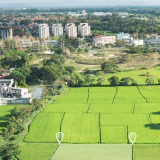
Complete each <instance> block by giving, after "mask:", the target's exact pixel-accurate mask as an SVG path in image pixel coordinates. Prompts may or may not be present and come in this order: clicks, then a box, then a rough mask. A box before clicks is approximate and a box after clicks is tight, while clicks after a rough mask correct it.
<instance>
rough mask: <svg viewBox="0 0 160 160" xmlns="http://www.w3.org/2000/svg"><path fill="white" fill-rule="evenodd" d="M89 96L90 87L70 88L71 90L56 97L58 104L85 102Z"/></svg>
mask: <svg viewBox="0 0 160 160" xmlns="http://www.w3.org/2000/svg"><path fill="white" fill-rule="evenodd" d="M87 98H88V88H87V87H86V88H84V87H82V88H70V90H69V92H67V93H65V94H64V95H63V96H60V97H59V98H57V99H56V101H55V103H56V104H71V103H72V104H84V103H86V101H87Z"/></svg>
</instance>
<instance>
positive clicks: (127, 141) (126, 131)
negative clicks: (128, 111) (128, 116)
mask: <svg viewBox="0 0 160 160" xmlns="http://www.w3.org/2000/svg"><path fill="white" fill-rule="evenodd" d="M126 136H127V143H128V144H129V138H128V125H127V126H126Z"/></svg>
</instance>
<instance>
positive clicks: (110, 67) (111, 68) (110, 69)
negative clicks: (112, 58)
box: [101, 62, 118, 73]
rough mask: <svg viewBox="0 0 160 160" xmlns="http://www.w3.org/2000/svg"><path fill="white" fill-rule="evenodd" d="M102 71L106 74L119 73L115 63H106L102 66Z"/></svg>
mask: <svg viewBox="0 0 160 160" xmlns="http://www.w3.org/2000/svg"><path fill="white" fill-rule="evenodd" d="M101 70H102V71H104V72H106V73H115V72H117V71H118V66H117V65H116V64H115V63H113V62H104V63H103V64H102V65H101Z"/></svg>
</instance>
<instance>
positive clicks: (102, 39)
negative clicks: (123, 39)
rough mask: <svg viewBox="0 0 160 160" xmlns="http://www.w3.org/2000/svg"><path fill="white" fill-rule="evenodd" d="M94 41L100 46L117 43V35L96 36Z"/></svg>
mask: <svg viewBox="0 0 160 160" xmlns="http://www.w3.org/2000/svg"><path fill="white" fill-rule="evenodd" d="M93 42H94V45H95V46H98V45H99V44H101V45H103V46H104V45H105V44H115V43H116V36H95V37H94V38H93Z"/></svg>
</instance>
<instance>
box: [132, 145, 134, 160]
mask: <svg viewBox="0 0 160 160" xmlns="http://www.w3.org/2000/svg"><path fill="white" fill-rule="evenodd" d="M132 160H134V147H133V145H132Z"/></svg>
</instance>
